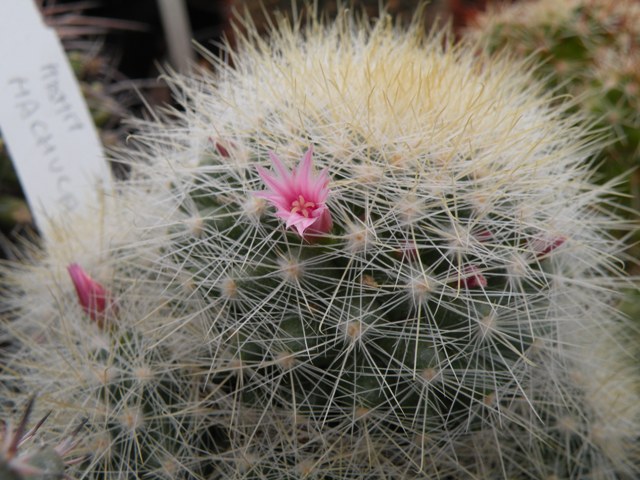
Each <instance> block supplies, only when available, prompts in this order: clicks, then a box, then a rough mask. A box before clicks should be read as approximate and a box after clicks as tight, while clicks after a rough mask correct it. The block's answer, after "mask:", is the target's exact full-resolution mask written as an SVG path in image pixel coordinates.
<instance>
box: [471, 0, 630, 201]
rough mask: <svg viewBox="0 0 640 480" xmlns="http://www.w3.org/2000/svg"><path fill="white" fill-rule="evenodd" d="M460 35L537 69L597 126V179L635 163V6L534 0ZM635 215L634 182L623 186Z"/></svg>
mask: <svg viewBox="0 0 640 480" xmlns="http://www.w3.org/2000/svg"><path fill="white" fill-rule="evenodd" d="M468 35H470V36H473V37H476V38H478V39H481V40H482V41H484V42H485V45H486V48H488V49H489V50H490V51H496V50H501V49H504V50H508V51H510V52H512V53H513V54H515V55H517V56H520V57H528V56H532V57H535V58H536V60H538V61H540V62H541V63H543V65H542V66H541V67H540V68H539V69H538V74H539V76H540V77H541V78H544V79H545V80H546V81H547V84H548V85H549V87H551V88H553V89H555V90H556V91H557V92H558V94H561V95H570V96H572V97H576V98H577V99H579V100H580V101H579V103H577V104H576V106H577V107H578V108H580V109H581V110H583V111H585V112H588V113H589V114H590V115H591V116H592V117H593V118H594V119H597V121H598V127H599V128H601V129H603V130H604V131H607V132H608V133H609V135H610V137H611V142H610V145H608V146H607V147H606V148H605V149H604V151H603V156H601V160H603V163H602V166H601V169H600V171H601V172H602V173H603V175H604V177H605V178H606V179H610V178H614V177H616V176H619V175H622V174H624V173H628V171H629V170H630V169H632V168H635V167H637V166H638V163H639V162H640V115H639V114H638V112H640V95H639V92H640V5H639V4H638V2H637V1H635V0H622V1H618V0H569V1H566V2H554V1H553V0H536V1H527V2H520V3H517V4H515V5H513V6H507V7H504V8H495V7H494V8H491V9H489V11H488V12H487V13H485V14H483V15H480V16H479V17H478V18H477V25H476V26H474V27H473V28H472V29H470V31H469V32H468ZM626 193H630V194H631V195H632V201H631V202H630V205H631V206H632V207H633V208H634V209H635V210H636V211H638V210H640V176H638V174H637V172H635V173H633V174H632V175H631V177H630V179H629V182H628V184H627V185H626Z"/></svg>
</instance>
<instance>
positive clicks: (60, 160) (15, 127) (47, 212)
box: [0, 0, 111, 237]
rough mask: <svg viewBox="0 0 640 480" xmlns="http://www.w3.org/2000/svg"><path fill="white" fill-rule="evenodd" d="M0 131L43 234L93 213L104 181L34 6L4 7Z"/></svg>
mask: <svg viewBox="0 0 640 480" xmlns="http://www.w3.org/2000/svg"><path fill="white" fill-rule="evenodd" d="M0 130H1V132H2V136H3V138H4V140H5V142H6V144H7V147H8V150H9V154H10V155H11V158H12V159H13V162H14V166H15V169H16V172H17V174H18V177H19V178H20V182H21V184H22V188H23V190H24V192H25V195H26V197H27V201H28V202H29V204H30V206H31V210H32V213H33V216H34V218H35V221H36V224H37V225H38V227H39V228H40V230H41V232H42V233H43V235H45V237H46V235H47V230H49V228H50V226H51V223H50V222H51V221H54V220H56V219H57V218H60V217H61V216H62V217H63V218H65V219H69V217H72V216H74V215H75V214H76V213H77V214H88V213H90V212H92V211H93V210H96V209H98V208H100V205H101V202H102V196H103V194H104V193H105V192H109V191H110V190H111V175H110V171H109V166H108V165H107V162H106V160H105V158H104V153H103V151H102V145H101V143H100V139H99V137H98V134H97V132H96V130H95V127H94V124H93V121H92V119H91V115H90V114H89V110H88V108H87V105H86V103H85V101H84V98H83V97H82V94H81V92H80V87H79V85H78V82H77V80H76V78H75V76H74V74H73V71H72V70H71V66H70V65H69V61H68V60H67V57H66V54H65V52H64V50H63V48H62V46H61V44H60V42H59V40H58V37H57V35H56V33H55V31H53V30H52V29H51V28H49V27H47V26H46V25H45V24H44V22H43V20H42V17H41V15H40V12H39V11H38V9H37V7H36V5H35V3H34V1H33V0H3V3H2V14H1V15H0Z"/></svg>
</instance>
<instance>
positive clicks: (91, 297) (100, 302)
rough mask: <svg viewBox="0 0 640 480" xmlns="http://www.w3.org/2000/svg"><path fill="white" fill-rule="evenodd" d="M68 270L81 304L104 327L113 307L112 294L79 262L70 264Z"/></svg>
mask: <svg viewBox="0 0 640 480" xmlns="http://www.w3.org/2000/svg"><path fill="white" fill-rule="evenodd" d="M67 271H68V272H69V276H70V277H71V281H72V282H73V286H74V287H76V293H77V294H78V302H79V303H80V306H81V307H82V309H83V310H84V311H85V312H86V313H87V315H89V316H90V317H91V319H92V320H93V321H95V322H96V323H97V324H98V326H99V327H100V328H103V327H104V323H105V320H106V316H107V313H108V311H109V310H110V309H112V307H113V305H112V301H111V295H110V294H109V292H108V291H107V290H106V289H105V288H104V287H103V286H102V285H100V284H99V283H98V282H96V281H95V280H94V279H92V278H91V277H90V276H89V275H88V274H87V272H85V271H84V269H83V268H82V267H81V266H80V265H78V264H77V263H72V264H70V265H69V266H68V267H67Z"/></svg>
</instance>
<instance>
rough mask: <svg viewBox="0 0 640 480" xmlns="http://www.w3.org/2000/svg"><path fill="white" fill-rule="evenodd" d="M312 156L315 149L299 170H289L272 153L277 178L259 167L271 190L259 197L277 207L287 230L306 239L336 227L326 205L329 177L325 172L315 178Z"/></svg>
mask: <svg viewBox="0 0 640 480" xmlns="http://www.w3.org/2000/svg"><path fill="white" fill-rule="evenodd" d="M312 154H313V150H312V149H311V148H309V150H307V153H305V154H304V157H303V158H302V161H301V162H300V164H299V165H298V167H297V168H296V169H295V170H293V171H289V170H288V169H287V168H286V167H285V166H284V165H283V164H282V162H281V161H280V159H279V158H278V157H277V156H276V155H275V154H274V153H273V152H269V157H270V158H271V161H272V162H273V165H274V166H275V168H276V172H277V175H275V176H274V175H272V174H271V173H269V172H267V171H266V170H265V169H264V168H262V167H258V173H259V174H260V178H262V181H263V182H264V183H265V184H266V185H267V186H268V187H269V188H270V190H268V191H266V192H258V193H256V195H257V196H259V197H261V198H264V199H266V200H269V201H270V202H271V203H273V204H274V205H275V207H276V208H277V211H276V215H277V216H278V217H280V218H282V219H283V220H284V221H285V222H286V226H287V228H295V229H296V230H297V231H298V234H299V235H300V236H301V237H303V238H304V236H305V233H307V234H312V235H319V234H324V233H328V232H329V231H330V230H331V227H332V225H333V221H332V219H331V213H330V212H329V208H328V207H327V205H326V203H325V202H326V200H327V197H328V196H329V189H328V188H327V185H328V183H329V177H328V175H327V172H326V170H323V171H322V172H320V173H319V174H318V175H314V171H313V169H312V167H311V156H312Z"/></svg>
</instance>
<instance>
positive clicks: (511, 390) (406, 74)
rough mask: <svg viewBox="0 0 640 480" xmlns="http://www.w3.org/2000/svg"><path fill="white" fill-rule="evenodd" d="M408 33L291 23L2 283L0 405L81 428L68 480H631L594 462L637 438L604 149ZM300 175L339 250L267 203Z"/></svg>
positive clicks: (360, 24)
mask: <svg viewBox="0 0 640 480" xmlns="http://www.w3.org/2000/svg"><path fill="white" fill-rule="evenodd" d="M418 25H421V23H420V22H419V21H418V20H416V25H414V27H413V28H412V29H410V30H409V31H408V32H407V31H399V30H396V29H394V28H393V27H392V25H391V22H390V21H389V20H388V19H386V18H384V19H382V20H381V21H379V22H377V23H375V24H374V25H373V26H367V25H366V24H365V21H355V20H353V19H352V18H350V17H349V16H347V15H343V16H342V17H341V18H339V20H338V21H337V22H336V23H334V24H332V25H331V26H323V25H321V24H319V23H317V22H315V21H310V22H309V24H308V25H306V26H305V28H302V27H300V28H298V27H291V26H289V25H288V24H286V23H284V22H282V23H280V24H279V27H278V29H277V30H275V31H274V32H272V37H271V39H270V40H262V39H261V38H259V37H258V36H257V34H255V32H254V31H252V30H249V34H248V36H247V37H240V41H239V43H240V47H239V53H238V54H236V53H234V52H231V51H229V56H230V60H231V61H230V62H229V64H227V63H223V62H217V64H216V66H217V69H218V73H217V74H216V75H215V76H213V75H211V74H210V73H207V72H202V73H201V75H196V76H195V77H191V78H186V77H180V76H177V75H172V76H171V78H170V79H169V80H170V82H171V84H172V87H173V89H174V92H175V93H176V96H177V99H178V100H179V101H180V102H181V105H182V108H181V109H180V110H171V111H167V112H165V113H164V114H161V113H159V114H158V117H157V120H156V121H150V122H140V123H139V124H138V127H139V129H140V132H141V133H140V135H138V136H137V141H138V143H137V144H135V145H137V147H135V148H134V147H132V148H130V149H129V150H128V151H125V152H123V154H122V161H123V162H126V163H127V164H129V165H130V167H131V178H130V179H129V180H127V181H126V182H123V183H122V184H121V185H120V187H119V195H118V196H117V197H116V198H115V199H114V202H115V206H114V207H113V208H112V209H111V210H110V211H109V212H108V215H106V216H105V217H102V218H101V219H100V225H98V226H96V225H95V223H92V222H95V219H83V220H77V219H76V220H71V219H70V222H69V225H65V226H61V228H60V237H59V238H55V239H54V240H53V241H52V243H50V244H49V246H48V248H47V251H46V252H45V254H44V255H43V254H40V253H37V251H36V252H35V253H34V255H33V258H32V259H31V261H30V262H27V263H23V264H22V265H17V264H13V265H10V266H9V267H8V268H7V269H6V271H5V279H4V288H5V289H9V290H10V291H12V293H11V294H10V295H8V298H9V299H10V301H9V304H8V305H7V307H8V308H7V310H8V312H7V313H9V314H10V316H11V317H12V321H10V322H9V323H8V324H7V327H8V328H9V329H10V331H11V332H12V334H13V336H14V338H16V339H17V340H18V341H19V343H20V347H21V348H20V350H19V351H18V352H16V353H15V354H13V355H12V357H11V359H10V361H9V365H8V368H7V369H6V371H5V373H4V375H5V379H6V380H9V381H10V382H8V383H7V385H9V386H10V387H11V388H4V389H3V390H1V391H0V392H1V393H2V396H3V397H4V398H5V399H8V400H11V399H13V398H15V397H16V395H18V396H19V392H20V391H21V390H22V391H24V390H27V389H29V388H32V387H35V386H38V388H39V389H40V390H41V391H42V392H43V393H42V402H41V403H42V404H43V407H42V408H46V406H47V403H51V404H55V405H58V406H60V408H59V409H57V414H56V417H54V419H53V420H55V421H52V422H51V423H50V424H51V425H54V426H55V425H61V424H66V423H62V422H63V421H64V422H67V421H68V419H69V418H72V417H74V415H79V414H82V415H86V416H87V417H88V418H89V422H88V427H89V428H88V432H87V434H86V436H85V438H86V448H87V449H89V450H91V451H96V452H97V455H96V456H95V457H94V459H93V460H92V461H91V462H89V463H88V464H86V465H84V467H83V468H84V469H85V471H84V473H83V475H84V476H85V477H91V478H138V477H145V478H146V477H149V478H166V477H168V478H194V477H195V478H247V479H254V478H255V479H258V478H260V479H263V478H272V479H282V478H322V479H344V478H367V479H370V478H387V479H389V478H398V479H400V478H402V479H405V478H430V477H439V478H461V477H464V476H475V477H479V478H504V477H508V478H541V477H542V476H543V475H544V476H546V477H549V478H552V477H553V476H554V475H555V476H556V477H558V478H576V479H577V478H612V479H613V478H618V477H619V476H624V475H628V476H629V477H630V478H632V476H633V475H635V474H637V473H638V471H639V463H638V461H639V457H638V452H637V451H636V449H635V448H625V449H623V450H622V451H621V450H619V449H615V448H612V447H611V446H612V445H635V444H634V443H633V442H634V441H635V440H636V438H635V437H636V435H637V432H638V431H639V430H638V428H637V427H638V422H639V421H640V417H639V412H638V407H637V405H638V394H637V391H636V390H635V388H637V376H636V375H637V374H636V372H635V370H634V369H631V368H626V367H625V362H626V361H627V359H625V358H624V354H623V352H622V351H621V350H620V346H619V345H618V344H617V343H616V342H615V335H616V331H617V328H618V325H621V324H623V323H624V319H623V317H622V316H621V315H620V314H617V313H616V311H615V309H614V308H613V307H612V304H613V303H614V302H615V301H616V300H617V298H618V293H617V292H618V291H619V290H620V287H621V286H622V285H624V284H625V282H626V280H625V279H624V277H623V275H622V273H621V268H620V265H619V260H618V259H619V258H621V257H622V250H623V244H622V242H621V241H620V240H617V239H616V238H615V237H613V236H612V235H611V233H610V232H611V231H612V229H615V228H622V229H624V228H628V227H627V225H625V223H624V222H623V221H621V220H619V219H618V218H617V217H615V215H614V214H612V213H610V212H609V211H608V210H607V209H606V208H604V207H605V206H606V202H609V201H610V199H609V195H610V194H611V193H612V192H611V191H610V189H609V187H608V186H595V185H593V184H592V183H590V173H589V170H588V169H587V168H586V167H585V164H586V163H587V160H588V159H589V158H590V156H591V155H592V154H594V153H595V151H596V149H597V148H598V147H601V146H602V143H601V141H600V140H598V139H597V138H595V137H593V136H592V135H591V134H590V133H589V130H588V129H587V128H586V127H585V125H584V124H583V123H581V122H580V118H579V117H578V116H576V115H568V114H567V110H568V109H570V108H572V105H564V104H563V105H557V104H556V105H551V97H550V96H548V95H544V94H543V93H542V91H543V86H542V85H541V84H540V83H538V82H535V81H533V80H532V78H531V76H530V75H527V74H525V73H522V72H523V69H524V68H525V67H526V66H527V65H526V64H525V63H522V62H520V63H513V62H512V61H509V60H508V59H506V58H496V57H494V58H489V57H486V56H483V55H480V56H477V55H476V53H475V49H474V48H473V47H474V46H473V45H468V44H463V45H462V46H458V47H452V46H451V45H450V44H449V42H448V41H447V39H446V34H443V33H438V34H433V35H430V36H424V35H423V34H422V33H421V32H422V30H421V28H420V27H419V26H418ZM230 64H231V65H233V66H230ZM310 148H311V149H312V152H313V153H312V155H313V157H312V159H313V163H314V166H315V169H316V175H318V176H321V175H322V174H320V173H319V172H320V171H321V170H325V171H326V173H327V175H328V178H329V184H328V189H329V192H328V194H327V197H326V199H325V198H324V194H323V195H321V196H320V197H321V198H320V197H319V200H318V201H321V202H322V203H325V204H326V207H327V209H328V211H329V212H330V214H331V219H332V228H331V230H328V231H327V229H320V231H317V232H315V236H313V237H312V236H306V237H305V236H304V235H303V236H302V237H301V236H300V233H301V232H300V231H299V230H297V229H287V228H286V227H285V225H284V222H283V221H282V220H281V219H280V218H278V217H276V215H275V210H274V207H273V206H272V205H271V204H270V203H269V202H268V199H265V198H264V195H265V192H266V191H267V190H268V189H267V187H269V188H270V189H271V190H272V191H273V188H274V186H273V185H265V183H264V182H265V178H267V176H268V175H276V176H278V175H279V176H280V177H286V176H287V175H286V174H285V173H284V171H283V169H280V170H281V171H280V172H279V173H277V170H278V169H277V165H274V163H273V161H271V160H270V159H269V158H270V152H275V154H276V155H277V157H278V158H279V159H280V161H282V163H283V164H284V165H285V168H286V169H288V170H292V169H293V168H296V166H297V165H298V162H299V161H300V159H301V158H302V157H303V155H304V154H305V152H306V151H307V150H308V149H310ZM258 167H261V168H262V169H263V170H260V169H259V168H258ZM274 168H275V170H274ZM269 171H271V173H269ZM274 172H275V173H274ZM320 178H321V177H320ZM281 179H282V178H281ZM289 181H290V183H289V184H288V185H289V187H291V190H295V192H296V194H297V193H299V192H298V190H296V189H297V188H298V187H300V185H297V184H296V183H295V181H294V180H291V179H290V180H289ZM296 181H297V180H296ZM267 182H268V180H267ZM291 182H293V183H291ZM318 188H319V187H318ZM260 192H262V193H260ZM304 200H305V202H303V203H304V205H306V201H308V200H309V199H308V198H305V199H304ZM296 201H298V202H302V200H296ZM300 206H301V203H298V204H296V205H295V206H294V204H293V203H292V204H291V206H290V207H291V212H290V213H291V214H294V213H300V211H301V210H300ZM296 208H298V210H296V211H295V212H294V210H295V209H296ZM304 208H309V209H312V208H316V206H308V207H304ZM98 218H99V217H98ZM85 223H86V226H85V225H84V224H85ZM325 225H326V223H325ZM303 233H304V232H303ZM72 263H77V264H78V265H82V266H83V267H84V268H85V269H86V271H87V272H89V274H90V275H91V276H92V277H93V278H94V279H95V281H97V282H100V284H101V285H102V286H103V287H104V288H105V289H107V290H109V291H110V292H111V294H112V295H113V298H115V299H116V302H117V314H116V313H115V312H114V314H113V316H112V318H111V321H110V322H105V323H104V324H103V325H99V324H98V323H97V322H95V321H93V320H92V317H91V315H89V314H87V313H86V311H85V310H83V308H81V305H79V304H78V301H77V298H76V295H75V291H74V286H73V284H72V282H71V280H70V279H69V277H68V275H67V267H68V266H69V264H72ZM36 299H37V301H35V300H36ZM594 339H598V341H597V342H595V340H594ZM594 345H597V346H598V347H599V346H600V345H602V347H601V348H600V347H599V348H595V347H594ZM596 369H597V370H596ZM585 372H588V373H589V374H590V375H585ZM594 372H597V373H598V374H597V375H595V374H594ZM148 382H152V383H151V385H152V387H149V386H148V385H150V384H149V383H148ZM614 387H615V389H618V390H619V391H620V392H621V393H620V394H619V395H616V397H615V398H616V402H613V403H615V405H612V402H611V401H608V397H606V395H605V394H606V392H612V391H614ZM603 388H605V389H606V391H605V392H604V393H603V392H602V389H603ZM16 392H18V393H16ZM623 425H624V426H625V427H627V428H619V427H620V426H623ZM100 445H102V447H101V448H98V446H100Z"/></svg>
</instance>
